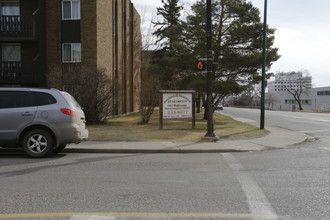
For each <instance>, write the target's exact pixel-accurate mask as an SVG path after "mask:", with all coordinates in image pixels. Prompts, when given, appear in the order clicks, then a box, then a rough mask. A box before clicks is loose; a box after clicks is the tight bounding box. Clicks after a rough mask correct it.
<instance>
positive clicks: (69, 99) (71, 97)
mask: <svg viewBox="0 0 330 220" xmlns="http://www.w3.org/2000/svg"><path fill="white" fill-rule="evenodd" d="M61 93H62V95H63V96H64V98H65V99H66V100H67V101H68V102H69V103H71V104H72V105H73V106H74V107H76V108H81V107H80V105H79V103H78V102H77V101H76V100H75V99H74V98H73V96H72V95H70V94H69V93H67V92H61Z"/></svg>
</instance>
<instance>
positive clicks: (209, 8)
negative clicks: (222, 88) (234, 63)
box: [205, 0, 219, 141]
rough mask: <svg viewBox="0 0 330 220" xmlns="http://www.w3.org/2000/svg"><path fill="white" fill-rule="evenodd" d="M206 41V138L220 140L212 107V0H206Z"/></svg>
mask: <svg viewBox="0 0 330 220" xmlns="http://www.w3.org/2000/svg"><path fill="white" fill-rule="evenodd" d="M206 16H207V18H206V42H207V66H206V71H207V100H206V107H207V109H206V111H207V133H206V134H205V138H206V139H211V140H212V141H217V140H219V139H218V137H217V136H216V135H215V134H214V127H213V109H212V104H213V100H212V90H213V88H212V87H213V85H212V81H213V51H212V4H211V0H207V2H206Z"/></svg>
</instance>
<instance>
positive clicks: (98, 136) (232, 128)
mask: <svg viewBox="0 0 330 220" xmlns="http://www.w3.org/2000/svg"><path fill="white" fill-rule="evenodd" d="M139 121H140V114H139V113H134V114H130V115H128V116H124V117H118V118H112V119H110V120H109V122H108V123H107V124H105V125H89V126H88V129H89V133H90V134H89V140H93V141H170V142H201V141H205V140H204V139H203V137H204V136H205V134H206V131H207V122H206V121H205V120H203V113H199V114H196V126H195V128H194V129H192V124H191V120H190V119H186V120H164V126H163V129H162V130H160V129H159V115H158V111H155V112H154V114H153V115H152V116H151V120H150V122H149V123H148V124H146V125H139ZM214 133H215V134H216V135H217V136H218V137H219V138H220V139H222V140H226V139H228V140H237V139H240V140H241V139H250V138H257V137H261V136H264V135H266V134H268V131H266V130H260V129H259V128H256V127H254V126H252V125H249V124H246V123H242V122H239V121H235V120H233V119H232V118H230V117H227V116H224V115H221V114H219V113H214Z"/></svg>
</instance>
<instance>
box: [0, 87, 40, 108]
mask: <svg viewBox="0 0 330 220" xmlns="http://www.w3.org/2000/svg"><path fill="white" fill-rule="evenodd" d="M29 106H34V103H33V100H32V98H31V96H30V94H29V92H25V91H0V109H1V108H22V107H29Z"/></svg>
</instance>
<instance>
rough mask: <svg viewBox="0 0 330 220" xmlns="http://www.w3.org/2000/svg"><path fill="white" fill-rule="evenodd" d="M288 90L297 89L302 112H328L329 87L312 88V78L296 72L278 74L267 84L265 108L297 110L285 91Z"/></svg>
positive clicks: (329, 106)
mask: <svg viewBox="0 0 330 220" xmlns="http://www.w3.org/2000/svg"><path fill="white" fill-rule="evenodd" d="M290 88H294V89H296V90H297V88H299V91H301V95H300V99H301V104H302V107H303V109H304V110H316V111H330V87H319V88H312V77H310V76H303V75H302V73H296V72H292V73H278V74H276V75H275V80H274V81H270V82H268V92H267V94H266V98H265V107H267V108H269V109H274V110H297V109H298V103H297V102H296V100H295V99H294V97H293V95H292V94H290V93H289V92H288V91H287V89H290ZM297 91H298V90H297Z"/></svg>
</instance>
